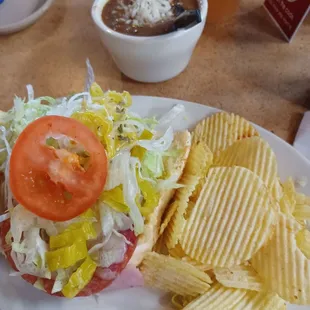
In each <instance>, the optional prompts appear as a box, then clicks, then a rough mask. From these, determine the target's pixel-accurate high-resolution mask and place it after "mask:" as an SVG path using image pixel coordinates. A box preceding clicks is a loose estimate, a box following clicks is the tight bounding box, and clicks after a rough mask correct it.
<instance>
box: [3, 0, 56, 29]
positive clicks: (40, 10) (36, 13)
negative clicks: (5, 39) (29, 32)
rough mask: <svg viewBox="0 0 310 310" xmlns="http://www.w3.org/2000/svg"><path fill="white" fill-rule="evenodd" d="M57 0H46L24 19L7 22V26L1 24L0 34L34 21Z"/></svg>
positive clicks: (24, 26)
mask: <svg viewBox="0 0 310 310" xmlns="http://www.w3.org/2000/svg"><path fill="white" fill-rule="evenodd" d="M54 1H55V0H46V1H45V2H44V3H43V5H41V6H40V7H39V8H38V9H37V10H36V11H34V12H33V13H32V14H30V15H28V16H27V17H25V18H24V19H21V20H20V21H18V22H15V23H11V24H7V25H5V26H0V34H1V33H12V32H15V31H18V30H21V29H23V28H26V27H27V26H29V25H31V24H32V23H34V22H35V21H36V20H37V19H39V18H40V17H41V16H42V15H43V14H44V13H45V12H46V11H47V10H48V9H49V8H50V6H51V5H52V3H53V2H54Z"/></svg>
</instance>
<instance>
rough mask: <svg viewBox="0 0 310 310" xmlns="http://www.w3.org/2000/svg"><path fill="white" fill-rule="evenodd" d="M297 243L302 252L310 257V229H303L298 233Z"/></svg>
mask: <svg viewBox="0 0 310 310" xmlns="http://www.w3.org/2000/svg"><path fill="white" fill-rule="evenodd" d="M296 244H297V246H298V248H299V249H300V250H301V252H302V253H303V254H304V255H305V256H306V257H307V258H308V259H310V231H309V230H308V229H302V230H300V231H299V232H298V233H297V234H296Z"/></svg>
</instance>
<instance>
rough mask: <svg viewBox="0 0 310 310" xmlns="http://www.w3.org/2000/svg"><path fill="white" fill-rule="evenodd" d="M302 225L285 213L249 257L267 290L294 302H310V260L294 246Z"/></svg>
mask: <svg viewBox="0 0 310 310" xmlns="http://www.w3.org/2000/svg"><path fill="white" fill-rule="evenodd" d="M300 230H301V225H299V223H298V222H297V221H296V220H294V219H293V218H289V217H287V216H285V215H284V214H280V215H279V221H278V224H277V226H276V230H275V233H274V235H273V237H272V238H271V240H270V241H269V242H268V243H267V244H266V245H264V246H263V248H261V249H260V250H259V251H258V252H257V253H256V254H255V255H254V256H253V257H252V259H251V263H252V266H253V268H254V269H255V270H256V271H257V273H258V274H259V275H260V276H261V278H262V279H263V281H264V283H265V285H266V286H267V288H268V289H270V290H271V291H273V292H276V293H277V294H278V295H279V296H280V297H282V298H283V299H284V300H286V301H288V302H290V303H294V304H301V305H304V304H310V260H309V259H307V257H306V256H305V255H304V254H303V252H302V251H301V249H300V248H299V247H298V246H297V242H296V235H297V236H298V232H299V231H300Z"/></svg>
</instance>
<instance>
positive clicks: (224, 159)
mask: <svg viewBox="0 0 310 310" xmlns="http://www.w3.org/2000/svg"><path fill="white" fill-rule="evenodd" d="M214 166H218V167H233V166H240V167H244V168H247V169H249V170H251V171H252V172H254V173H255V174H256V175H258V176H259V177H260V178H261V179H262V180H263V181H264V183H265V184H266V186H267V187H269V188H272V187H273V185H274V183H275V181H276V179H277V173H278V163H277V159H276V156H275V154H274V152H273V150H272V149H271V147H270V146H269V144H268V143H267V142H266V141H264V140H263V139H262V138H260V137H251V138H247V139H242V140H240V141H236V142H235V143H233V144H232V145H230V146H229V147H227V148H226V149H225V150H224V151H222V152H221V153H220V154H219V156H218V157H216V158H215V160H214Z"/></svg>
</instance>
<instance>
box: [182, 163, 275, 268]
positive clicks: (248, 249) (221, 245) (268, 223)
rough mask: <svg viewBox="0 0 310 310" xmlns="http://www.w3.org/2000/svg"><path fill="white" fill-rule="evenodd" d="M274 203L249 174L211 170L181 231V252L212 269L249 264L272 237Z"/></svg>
mask: <svg viewBox="0 0 310 310" xmlns="http://www.w3.org/2000/svg"><path fill="white" fill-rule="evenodd" d="M273 202H274V201H273V199H272V197H271V196H270V195H269V192H268V190H267V188H266V186H265V185H264V183H263V182H262V181H261V180H260V178H259V177H258V176H257V175H255V174H254V173H253V172H251V171H250V170H248V169H246V168H243V167H232V168H227V167H222V168H212V169H210V171H209V173H208V177H207V178H206V183H205V185H204V187H203V189H202V192H201V194H200V197H199V199H198V201H197V203H196V205H195V207H194V209H193V210H192V213H191V214H190V217H189V219H188V220H187V221H186V225H185V226H184V229H183V231H182V235H181V239H180V244H181V246H182V248H183V250H184V252H185V253H186V254H187V255H188V256H190V257H191V258H193V259H195V260H196V261H198V262H201V263H203V264H209V265H212V266H213V267H231V266H234V265H239V264H241V263H243V262H245V261H247V260H249V259H250V258H251V257H252V255H253V254H254V253H256V252H257V251H258V250H259V249H260V248H261V247H262V246H263V245H264V243H265V242H266V241H267V240H268V239H269V238H270V236H271V234H272V232H273V229H274V226H275V220H276V217H275V213H274V207H273V204H274V203H273Z"/></svg>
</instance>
